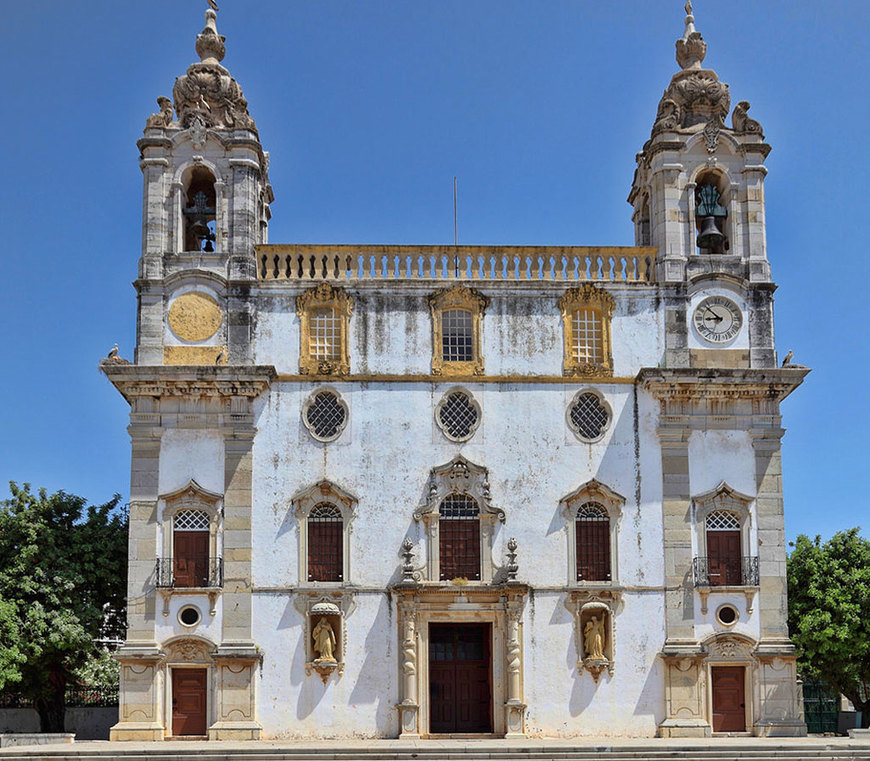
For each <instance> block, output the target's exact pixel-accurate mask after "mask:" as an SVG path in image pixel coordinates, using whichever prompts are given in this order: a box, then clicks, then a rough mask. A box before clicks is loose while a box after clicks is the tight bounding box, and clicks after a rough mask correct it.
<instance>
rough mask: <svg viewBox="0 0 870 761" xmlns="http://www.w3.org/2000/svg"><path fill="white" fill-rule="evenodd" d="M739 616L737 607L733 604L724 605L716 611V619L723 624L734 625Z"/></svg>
mask: <svg viewBox="0 0 870 761" xmlns="http://www.w3.org/2000/svg"><path fill="white" fill-rule="evenodd" d="M738 617H739V616H738V613H737V608H735V607H734V606H733V605H723V606H722V607H720V608H719V610H717V611H716V620H717V621H718V622H719V623H720V624H722V626H733V625H734V624H736V623H737V619H738Z"/></svg>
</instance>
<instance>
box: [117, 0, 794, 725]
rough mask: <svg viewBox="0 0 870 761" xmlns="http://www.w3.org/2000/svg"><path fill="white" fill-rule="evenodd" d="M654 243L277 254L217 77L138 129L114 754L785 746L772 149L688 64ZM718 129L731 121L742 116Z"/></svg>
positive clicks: (641, 190) (677, 98) (122, 369)
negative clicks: (477, 744)
mask: <svg viewBox="0 0 870 761" xmlns="http://www.w3.org/2000/svg"><path fill="white" fill-rule="evenodd" d="M687 12H688V15H687V17H686V20H685V33H684V35H683V36H682V37H681V38H680V39H679V40H677V43H676V52H677V62H678V64H679V71H678V72H677V73H676V74H675V75H674V76H673V79H672V80H671V83H670V85H669V87H668V88H667V90H666V91H665V93H664V95H663V97H662V100H661V102H660V104H659V108H658V113H657V115H656V118H655V122H654V126H653V128H652V134H651V136H650V138H649V140H648V141H647V142H646V144H645V145H644V146H643V149H642V151H641V152H640V153H639V154H638V156H637V169H636V172H635V176H634V179H633V182H632V186H631V191H630V194H629V197H628V200H629V203H630V205H631V207H632V209H633V215H632V219H633V222H634V226H635V234H636V245H635V246H633V247H609V248H601V247H596V248H587V247H579V246H565V247H552V246H546V247H545V246H528V247H516V246H354V245H307V244H306V245H293V244H290V245H284V244H273V243H269V242H268V225H269V217H270V204H271V202H272V200H273V195H272V188H271V186H270V183H269V174H268V165H269V160H268V154H267V153H266V152H265V151H264V149H263V146H262V145H261V143H260V139H259V135H258V132H257V129H256V126H255V123H254V121H253V119H252V118H251V116H250V115H249V113H248V107H247V102H246V101H245V98H244V96H243V94H242V90H241V88H240V86H239V85H238V83H237V82H236V81H235V80H234V79H233V78H232V76H231V75H230V73H229V71H228V70H227V69H226V68H224V67H223V66H222V64H221V60H222V59H223V57H224V54H225V45H224V42H225V40H224V37H222V36H221V35H220V34H219V33H218V31H217V26H216V14H215V12H214V11H213V10H209V11H208V12H207V13H206V26H205V28H204V29H203V31H202V32H201V33H200V34H199V35H198V36H197V38H196V51H197V54H198V55H199V58H200V61H199V62H197V63H194V64H193V65H191V66H190V67H189V69H188V70H187V73H186V74H184V75H183V76H181V77H180V78H179V79H177V80H176V83H175V87H174V91H173V99H171V100H170V99H169V98H160V99H159V101H158V103H159V106H160V111H159V113H156V114H154V115H152V116H151V117H149V118H148V121H147V124H146V127H145V131H144V136H143V137H142V138H141V139H140V140H139V142H138V147H139V150H140V153H141V158H140V165H141V168H142V171H143V174H144V206H143V209H144V220H143V246H142V255H141V258H140V260H139V272H138V278H137V280H136V283H135V285H136V289H137V293H138V321H137V343H136V352H135V356H134V358H133V361H132V362H127V361H124V360H119V359H117V358H112V359H108V360H105V361H104V362H103V364H102V369H103V371H104V372H105V374H106V375H107V377H108V378H109V379H110V380H111V382H112V383H113V384H114V386H115V387H116V388H117V390H118V391H119V392H120V393H121V394H122V395H123V396H124V398H125V399H126V400H127V401H128V402H129V404H130V407H131V411H130V426H129V429H128V430H129V432H130V436H131V440H132V479H131V497H130V537H129V548H130V560H129V602H128V606H129V607H128V632H127V639H126V642H125V643H124V645H123V646H122V647H121V648H120V650H119V651H118V654H117V657H118V659H119V660H120V662H121V665H122V669H121V673H122V677H121V706H120V717H119V722H118V724H117V725H115V727H114V728H113V729H112V732H111V736H112V739H113V740H162V739H164V738H167V737H182V736H207V737H209V738H211V739H215V740H221V739H233V740H238V739H257V738H264V739H267V738H282V737H285V738H292V737H307V738H317V737H360V736H364V737H402V738H417V737H430V736H440V735H451V734H462V735H468V734H472V735H474V734H479V735H483V736H497V737H523V736H528V737H567V736H577V735H584V734H588V735H592V734H607V735H611V736H632V735H634V736H644V735H645V736H653V735H659V736H664V737H684V736H709V735H711V734H716V733H724V732H727V733H733V732H738V733H739V732H745V733H750V734H755V735H779V736H783V735H801V734H805V732H806V728H805V725H804V723H803V720H802V712H801V705H800V700H801V697H800V694H799V692H798V690H797V687H796V673H795V657H794V648H793V646H792V644H791V643H790V641H789V637H788V630H787V626H786V582H785V541H784V527H783V499H782V478H781V474H782V471H781V456H780V451H781V450H780V443H781V438H782V435H783V433H784V430H783V428H782V424H781V417H780V402H781V401H782V399H784V398H785V397H786V396H787V395H788V394H789V393H791V392H792V391H793V390H794V389H795V388H797V386H799V385H800V383H801V382H802V380H803V378H804V376H805V375H806V373H807V372H808V371H807V370H806V368H802V367H800V366H794V365H791V364H789V363H788V362H785V363H784V364H783V365H782V366H780V365H779V363H778V361H777V355H776V350H775V346H774V338H773V298H772V294H773V291H774V287H775V286H774V283H773V281H772V280H771V272H770V265H769V262H768V258H767V252H766V240H765V209H764V178H765V174H766V170H765V167H764V161H765V158H766V157H767V155H768V153H769V151H770V147H769V146H768V144H767V143H766V142H765V140H764V136H763V134H762V129H761V126H760V125H759V123H758V122H756V121H754V120H753V119H752V118H750V117H749V116H748V114H747V110H748V108H749V104H748V103H746V102H745V101H741V102H739V103H738V104H737V106H736V107H735V108H734V109H733V113H732V109H731V106H730V95H729V91H728V86H727V85H726V84H724V83H722V82H720V81H719V79H718V76H717V75H716V73H715V72H714V71H712V70H710V69H708V68H705V67H704V65H703V62H704V58H705V54H706V44H705V43H704V41H703V39H702V37H701V35H700V34H699V33H698V32H697V31H696V29H695V26H694V18H693V16H692V13H691V6H690V5H687ZM729 115H730V124H729V123H728V121H729Z"/></svg>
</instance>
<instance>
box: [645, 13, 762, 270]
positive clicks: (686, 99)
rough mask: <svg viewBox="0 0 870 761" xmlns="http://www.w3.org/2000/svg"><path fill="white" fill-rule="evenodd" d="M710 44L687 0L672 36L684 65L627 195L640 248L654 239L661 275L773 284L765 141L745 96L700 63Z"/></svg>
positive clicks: (665, 98)
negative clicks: (737, 97) (678, 33)
mask: <svg viewBox="0 0 870 761" xmlns="http://www.w3.org/2000/svg"><path fill="white" fill-rule="evenodd" d="M706 55H707V43H706V42H705V41H704V38H703V37H702V36H701V33H700V32H699V31H698V30H697V29H696V28H695V17H694V15H693V11H692V4H691V0H690V1H689V2H687V3H686V18H685V31H684V33H683V36H682V37H681V38H680V39H678V40H677V42H676V58H677V63H678V64H679V66H680V71H678V72H677V73H676V74H674V76H673V78H672V79H671V82H670V85H669V86H668V88H667V89H666V90H665V92H664V94H663V95H662V98H661V100H660V101H659V105H658V112H657V114H656V118H655V122H654V124H653V127H652V133H651V135H650V138H649V140H647V142H646V143H645V144H644V146H643V150H642V151H641V152H640V153H639V154H637V169H636V171H635V175H634V181H633V183H632V188H631V193H630V194H629V197H628V201H629V203H630V204H631V205H632V206H633V207H634V213H633V221H634V224H635V239H636V243H637V245H642V246H650V245H651V246H656V247H658V249H659V253H658V272H657V277H658V280H659V282H666V283H667V282H669V283H679V282H686V281H690V280H691V279H692V278H693V277H696V276H698V275H700V274H710V273H720V274H723V275H727V276H731V277H734V278H738V279H740V280H742V281H745V282H748V283H769V282H770V266H769V264H768V261H767V252H766V240H765V219H764V177H765V175H766V174H767V170H766V169H765V167H764V160H765V158H766V157H767V155H768V153H770V146H769V145H767V143H765V142H764V135H763V133H762V129H761V125H760V124H759V123H758V122H757V121H755V120H754V119H751V118H750V117H749V115H748V113H747V112H748V110H749V103H748V102H747V101H745V100H741V101H740V102H739V103H738V104H737V105H736V106H735V107H734V110H733V113H732V114H731V125H730V126H729V125H728V124H727V123H726V121H727V118H728V114H729V111H730V110H731V95H730V92H729V90H728V85H727V84H725V83H724V82H721V81H720V80H719V77H718V76H717V74H716V72H715V71H713V70H712V69H709V68H705V66H704V59H705V57H706Z"/></svg>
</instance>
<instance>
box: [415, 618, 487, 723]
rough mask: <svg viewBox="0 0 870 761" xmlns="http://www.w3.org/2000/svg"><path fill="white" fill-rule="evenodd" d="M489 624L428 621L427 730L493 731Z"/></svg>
mask: <svg viewBox="0 0 870 761" xmlns="http://www.w3.org/2000/svg"><path fill="white" fill-rule="evenodd" d="M491 638H492V637H491V628H490V625H489V624H430V626H429V706H430V708H429V731H430V732H432V733H433V734H448V733H477V732H492V688H491V673H492V668H491V666H492V664H491V657H490V642H491Z"/></svg>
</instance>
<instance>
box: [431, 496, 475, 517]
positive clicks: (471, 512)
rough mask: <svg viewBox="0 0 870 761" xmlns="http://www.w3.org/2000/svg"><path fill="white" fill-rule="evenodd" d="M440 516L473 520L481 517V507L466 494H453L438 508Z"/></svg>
mask: <svg viewBox="0 0 870 761" xmlns="http://www.w3.org/2000/svg"><path fill="white" fill-rule="evenodd" d="M438 514H439V515H440V516H441V517H442V518H448V519H450V518H464V519H468V520H473V519H475V518H477V516H478V515H480V507H479V506H478V504H477V502H476V501H475V500H474V499H473V498H472V497H469V496H468V495H466V494H451V495H450V496H449V497H445V498H444V500H443V501H442V502H441V506H440V507H439V508H438Z"/></svg>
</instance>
